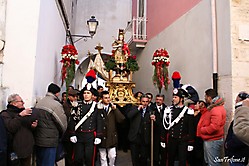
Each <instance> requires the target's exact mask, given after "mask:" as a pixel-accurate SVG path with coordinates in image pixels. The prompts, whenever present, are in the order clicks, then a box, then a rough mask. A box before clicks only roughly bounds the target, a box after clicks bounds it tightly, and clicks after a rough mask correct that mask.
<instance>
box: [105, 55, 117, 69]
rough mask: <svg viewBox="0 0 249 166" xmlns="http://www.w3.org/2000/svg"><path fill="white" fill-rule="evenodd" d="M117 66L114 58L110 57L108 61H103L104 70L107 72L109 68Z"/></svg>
mask: <svg viewBox="0 0 249 166" xmlns="http://www.w3.org/2000/svg"><path fill="white" fill-rule="evenodd" d="M116 68H117V65H116V62H115V59H114V58H111V59H110V60H109V61H107V62H106V63H105V70H106V71H107V72H109V71H110V70H114V69H116Z"/></svg>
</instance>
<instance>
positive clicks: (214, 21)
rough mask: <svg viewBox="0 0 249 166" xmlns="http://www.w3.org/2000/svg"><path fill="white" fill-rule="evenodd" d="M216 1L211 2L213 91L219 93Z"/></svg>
mask: <svg viewBox="0 0 249 166" xmlns="http://www.w3.org/2000/svg"><path fill="white" fill-rule="evenodd" d="M216 12H217V8H216V0H211V14H212V40H213V89H215V90H216V92H218V39H217V13H216Z"/></svg>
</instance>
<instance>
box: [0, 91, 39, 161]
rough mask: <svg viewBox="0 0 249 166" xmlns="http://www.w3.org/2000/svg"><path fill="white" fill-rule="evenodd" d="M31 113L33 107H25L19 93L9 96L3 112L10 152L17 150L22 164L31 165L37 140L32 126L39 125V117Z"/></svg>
mask: <svg viewBox="0 0 249 166" xmlns="http://www.w3.org/2000/svg"><path fill="white" fill-rule="evenodd" d="M31 115H32V109H30V108H24V101H23V100H22V98H21V97H20V96H19V95H18V94H12V95H10V96H9V97H8V105H7V109H6V110H4V111H3V112H2V113H1V116H2V118H3V120H4V124H5V126H6V129H7V132H8V154H10V153H12V152H15V153H16V155H17V156H18V158H19V159H20V162H21V163H20V164H21V165H22V166H31V154H32V152H33V146H34V142H35V141H34V137H33V133H32V128H35V127H36V126H37V119H35V117H34V118H33V117H32V116H31Z"/></svg>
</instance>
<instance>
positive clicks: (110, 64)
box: [105, 43, 139, 72]
mask: <svg viewBox="0 0 249 166" xmlns="http://www.w3.org/2000/svg"><path fill="white" fill-rule="evenodd" d="M121 47H122V55H123V56H124V57H125V58H126V62H125V63H124V67H125V70H128V71H132V72H135V71H138V70H139V66H138V63H137V58H136V56H135V55H131V54H130V49H129V47H128V45H127V44H126V43H123V45H121ZM116 51H117V49H114V50H112V55H111V57H110V59H109V60H108V61H107V62H106V63H105V70H106V71H108V72H109V71H110V70H116V69H117V62H116V60H115V54H116Z"/></svg>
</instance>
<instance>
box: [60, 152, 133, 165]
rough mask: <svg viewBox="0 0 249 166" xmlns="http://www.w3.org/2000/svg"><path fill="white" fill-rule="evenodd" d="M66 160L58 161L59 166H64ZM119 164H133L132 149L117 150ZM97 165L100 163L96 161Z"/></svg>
mask: <svg viewBox="0 0 249 166" xmlns="http://www.w3.org/2000/svg"><path fill="white" fill-rule="evenodd" d="M64 165H65V164H64V160H61V161H60V162H58V166H64ZM116 165H117V166H131V165H132V163H131V154H130V150H129V151H128V152H126V153H125V152H123V151H121V150H118V152H117V163H116ZM96 166H100V164H99V163H96Z"/></svg>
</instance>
